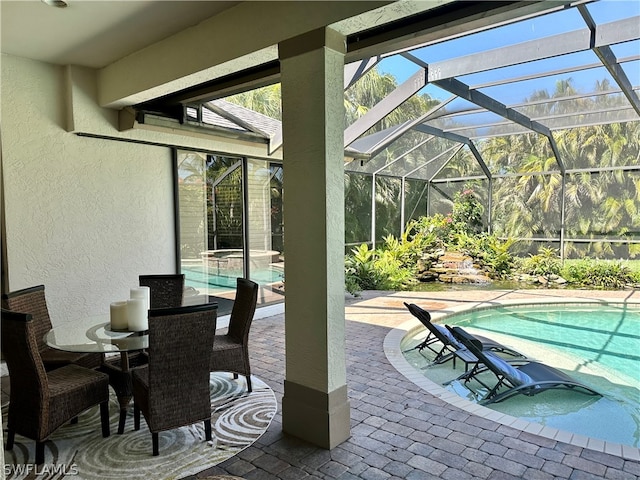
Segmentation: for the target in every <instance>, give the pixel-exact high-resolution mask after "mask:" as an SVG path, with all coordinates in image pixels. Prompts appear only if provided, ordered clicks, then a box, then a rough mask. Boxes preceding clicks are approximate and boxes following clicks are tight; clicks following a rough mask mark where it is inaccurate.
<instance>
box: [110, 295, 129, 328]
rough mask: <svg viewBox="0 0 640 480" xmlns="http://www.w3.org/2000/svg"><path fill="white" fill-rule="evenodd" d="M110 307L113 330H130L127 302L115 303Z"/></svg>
mask: <svg viewBox="0 0 640 480" xmlns="http://www.w3.org/2000/svg"><path fill="white" fill-rule="evenodd" d="M109 307H110V308H109V312H110V319H111V329H112V330H127V329H128V328H129V320H128V309H127V302H126V301H123V302H113V303H112V304H111V305H110V306H109Z"/></svg>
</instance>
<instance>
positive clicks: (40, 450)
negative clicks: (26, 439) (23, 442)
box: [36, 442, 44, 465]
mask: <svg viewBox="0 0 640 480" xmlns="http://www.w3.org/2000/svg"><path fill="white" fill-rule="evenodd" d="M43 463H44V442H36V465H42V464H43Z"/></svg>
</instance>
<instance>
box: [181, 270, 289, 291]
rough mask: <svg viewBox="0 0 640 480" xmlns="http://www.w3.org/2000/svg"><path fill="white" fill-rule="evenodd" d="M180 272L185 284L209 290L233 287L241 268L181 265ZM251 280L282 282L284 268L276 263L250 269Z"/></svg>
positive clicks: (260, 282) (239, 275)
mask: <svg viewBox="0 0 640 480" xmlns="http://www.w3.org/2000/svg"><path fill="white" fill-rule="evenodd" d="M182 273H184V275H185V285H187V286H189V287H193V288H195V289H201V288H205V287H206V288H207V289H208V290H209V291H210V292H211V291H216V290H229V289H235V288H236V278H237V277H242V275H243V273H242V269H241V268H238V269H237V270H232V269H228V270H226V271H219V270H216V269H215V268H207V267H205V266H203V265H183V266H182ZM251 280H253V281H255V282H257V283H259V284H271V283H276V282H282V281H283V280H284V268H283V267H280V266H278V265H269V266H267V267H263V268H255V269H252V270H251Z"/></svg>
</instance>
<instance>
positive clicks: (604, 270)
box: [561, 258, 640, 289]
mask: <svg viewBox="0 0 640 480" xmlns="http://www.w3.org/2000/svg"><path fill="white" fill-rule="evenodd" d="M561 275H562V277H563V278H564V279H565V280H567V281H568V282H569V283H570V284H571V285H575V286H587V287H590V288H614V289H619V288H624V287H625V286H626V285H628V284H632V283H635V282H637V281H638V280H639V279H640V275H638V272H632V271H631V270H630V269H629V267H627V266H626V265H623V263H622V262H620V261H606V260H592V259H587V258H585V259H582V260H578V261H574V262H567V263H566V264H565V266H564V267H563V268H562V270H561Z"/></svg>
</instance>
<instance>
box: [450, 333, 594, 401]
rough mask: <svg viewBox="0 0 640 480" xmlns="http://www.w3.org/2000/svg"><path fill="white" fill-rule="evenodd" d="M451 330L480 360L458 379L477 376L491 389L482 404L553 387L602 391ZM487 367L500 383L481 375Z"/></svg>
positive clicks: (589, 392) (554, 369)
mask: <svg viewBox="0 0 640 480" xmlns="http://www.w3.org/2000/svg"><path fill="white" fill-rule="evenodd" d="M450 332H451V333H452V335H453V336H454V337H455V338H456V339H458V340H459V341H460V343H462V344H463V345H464V346H465V347H467V348H468V349H469V351H470V352H472V353H473V354H474V355H475V356H476V357H478V359H479V360H480V362H479V363H477V364H476V365H475V366H474V367H473V368H472V369H471V370H470V371H468V372H465V373H463V374H462V375H460V376H459V377H458V378H457V380H464V383H465V384H466V383H467V382H469V381H470V380H471V379H474V380H476V381H477V382H479V383H480V384H481V385H483V386H484V387H485V388H487V389H488V390H489V393H487V395H485V397H484V398H483V399H482V401H481V402H479V403H481V404H483V405H486V404H488V403H495V402H501V401H503V400H505V399H507V398H509V397H512V396H513V395H516V394H519V393H522V394H525V395H529V396H532V395H536V394H538V393H541V392H544V391H545V390H549V389H551V388H567V389H570V390H574V389H575V390H576V391H581V392H583V393H587V394H589V395H601V394H600V393H598V392H596V391H595V390H593V389H592V388H590V387H588V386H586V385H584V384H582V383H580V382H577V381H576V380H574V379H573V378H571V377H570V376H569V375H567V374H566V373H564V372H562V371H560V370H558V369H557V368H554V367H551V366H549V365H546V364H544V363H540V362H538V361H535V360H528V359H522V360H512V361H510V362H506V361H505V360H504V359H503V358H500V357H499V356H497V355H495V354H494V353H492V352H487V351H483V350H482V344H481V342H480V341H479V340H478V338H477V337H474V336H473V335H471V334H470V333H468V332H466V331H465V330H463V329H462V328H460V327H451V328H450ZM517 363H521V365H517ZM486 371H491V372H492V373H493V374H494V375H495V376H496V377H497V378H498V383H496V384H495V385H494V386H493V387H490V386H489V385H487V384H486V383H484V382H483V381H482V380H481V379H480V378H478V375H479V374H480V373H482V372H486ZM502 387H507V390H506V391H503V392H502V393H498V390H499V389H500V388H502Z"/></svg>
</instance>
